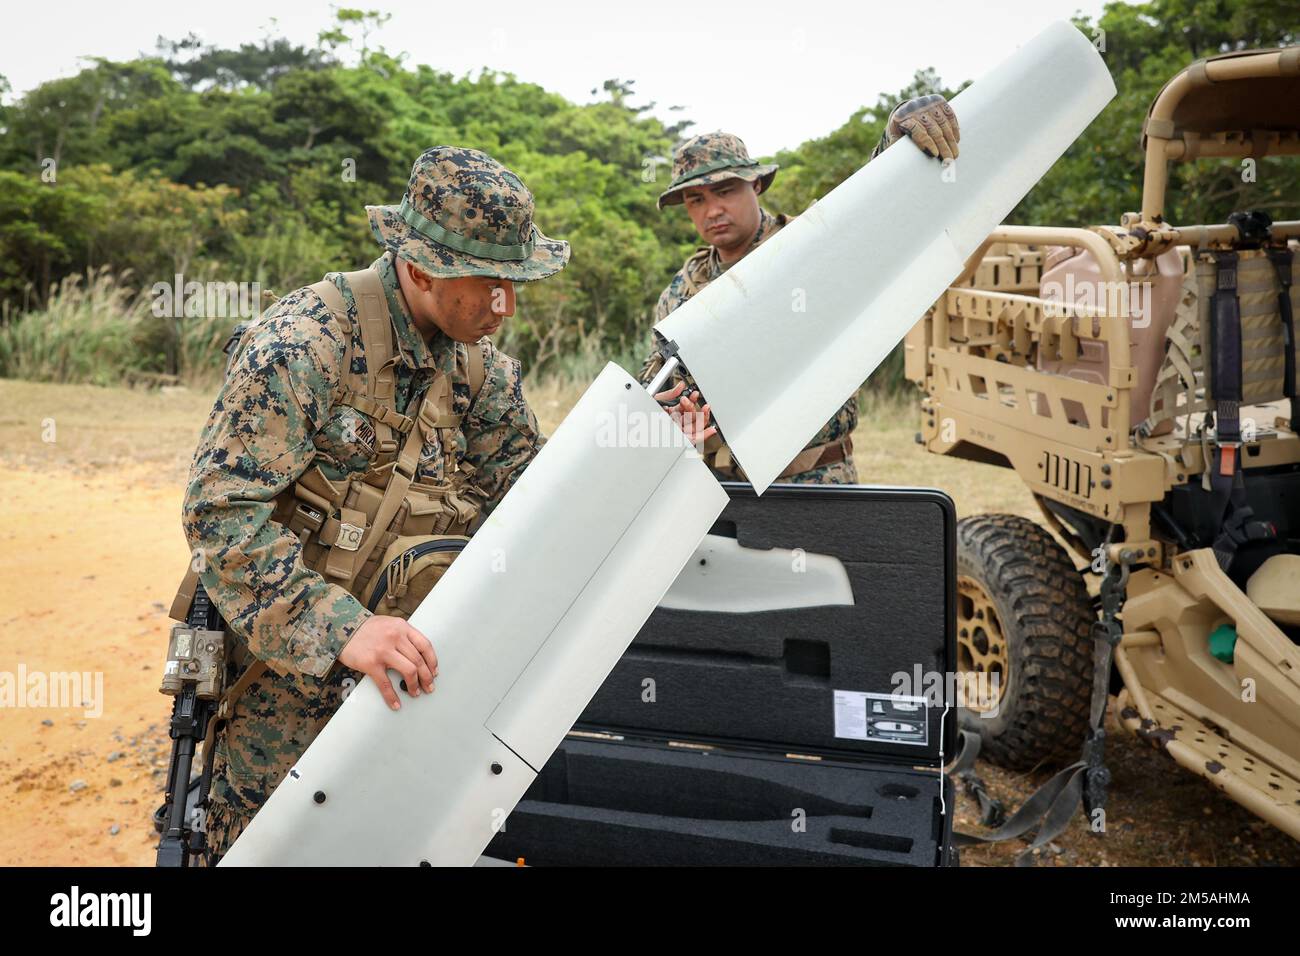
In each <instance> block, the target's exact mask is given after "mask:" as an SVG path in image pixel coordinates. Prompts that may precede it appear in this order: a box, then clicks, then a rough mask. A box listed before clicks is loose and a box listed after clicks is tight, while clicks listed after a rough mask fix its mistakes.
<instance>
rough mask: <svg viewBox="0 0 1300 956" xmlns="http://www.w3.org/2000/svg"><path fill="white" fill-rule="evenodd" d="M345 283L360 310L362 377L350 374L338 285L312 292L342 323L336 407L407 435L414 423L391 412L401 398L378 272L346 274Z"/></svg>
mask: <svg viewBox="0 0 1300 956" xmlns="http://www.w3.org/2000/svg"><path fill="white" fill-rule="evenodd" d="M343 280H344V281H345V282H346V283H347V284H348V287H349V288H350V289H351V290H352V298H353V301H354V302H356V306H357V324H358V326H359V327H360V330H361V344H362V348H364V349H365V354H366V371H365V374H364V375H362V374H359V373H357V372H354V371H353V369H352V335H351V325H350V323H349V322H348V310H347V305H346V304H345V302H344V300H343V293H342V292H341V291H340V290H339V287H338V286H337V285H336V284H335V283H333V282H330V281H329V280H327V279H322V280H321V281H320V282H317V283H315V284H314V285H312V286H311V290H312V291H313V292H315V293H316V294H317V295H318V296H320V298H321V301H323V302H324V303H325V307H326V308H328V309H329V310H330V311H331V312H332V313H334V315H335V316H336V317H337V318H338V319H339V321H340V324H341V325H342V326H343V329H344V334H345V336H346V339H347V346H346V350H345V352H344V367H343V375H342V376H341V389H340V391H341V394H340V396H339V399H338V401H339V402H340V404H344V405H350V406H352V407H353V408H356V409H357V410H358V411H362V412H364V413H366V414H367V415H369V416H371V417H372V418H374V419H376V420H377V421H378V422H379V423H380V425H381V427H386V428H391V429H392V430H393V431H396V432H399V433H402V434H405V433H406V432H408V431H410V429H411V424H412V420H411V419H410V418H409V417H407V416H405V415H402V414H401V413H400V412H398V411H397V410H396V409H394V408H393V402H394V401H395V400H396V395H397V378H396V368H395V361H394V360H395V359H396V356H397V342H396V339H395V336H394V332H393V320H392V317H391V316H390V315H389V313H388V300H387V296H385V295H384V287H383V284H382V283H381V282H380V279H379V273H377V272H376V271H375V270H374V269H358V270H357V271H356V272H345V273H343ZM384 437H386V436H384Z"/></svg>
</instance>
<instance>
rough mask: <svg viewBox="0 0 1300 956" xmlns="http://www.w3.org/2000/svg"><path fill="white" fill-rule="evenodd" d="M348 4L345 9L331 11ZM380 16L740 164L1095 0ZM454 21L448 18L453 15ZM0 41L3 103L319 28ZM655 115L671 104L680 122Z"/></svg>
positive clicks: (43, 24)
mask: <svg viewBox="0 0 1300 956" xmlns="http://www.w3.org/2000/svg"><path fill="white" fill-rule="evenodd" d="M353 2H356V0H345V2H344V3H343V4H342V5H344V6H348V5H351V4H352V3H353ZM359 5H360V6H362V7H363V8H365V9H369V8H370V7H371V6H374V7H378V8H379V9H381V10H383V11H384V12H387V13H391V14H392V19H391V20H390V21H389V22H388V24H387V25H386V26H385V27H384V28H383V29H382V30H381V31H379V32H378V33H376V34H374V35H373V36H372V37H371V40H370V43H371V45H372V46H383V47H385V48H386V49H387V50H388V51H389V52H390V53H396V52H406V53H408V54H409V59H408V61H407V62H408V65H413V64H417V63H427V64H429V65H430V66H433V67H435V68H437V69H439V70H447V71H450V72H451V73H454V74H457V75H461V74H464V73H470V72H476V71H477V70H479V69H480V68H482V67H483V66H490V67H492V68H494V69H497V70H502V71H508V72H511V73H514V74H515V75H516V76H518V77H519V78H520V79H523V80H528V81H530V82H534V83H537V84H540V85H541V86H543V87H545V88H547V89H548V90H552V91H554V92H557V93H560V94H562V95H563V96H565V97H567V98H568V99H570V100H573V101H575V102H588V101H590V100H591V99H592V98H593V97H592V95H591V90H592V88H593V87H598V86H599V85H600V84H601V82H602V81H603V80H606V79H608V78H611V77H619V78H621V79H625V80H626V79H631V80H635V81H636V90H637V92H638V94H639V97H638V98H637V99H635V100H633V102H634V103H638V104H639V103H646V102H649V101H651V100H653V101H655V102H656V103H657V104H658V108H656V110H655V112H656V113H657V114H659V115H660V116H662V117H665V118H668V119H672V118H674V117H675V116H686V117H689V118H690V119H693V120H695V122H696V125H695V126H694V127H693V128H692V132H704V131H706V130H710V129H719V128H724V129H727V130H729V131H731V132H734V133H737V134H738V135H740V136H741V137H742V138H743V139H744V140H745V141H746V142H747V144H748V145H749V148H750V151H751V152H752V153H755V154H764V155H767V154H771V153H773V152H775V151H776V150H777V149H781V148H784V147H792V146H797V145H798V144H799V143H801V142H803V141H804V140H806V139H809V138H812V137H815V136H822V135H825V134H826V133H828V132H830V131H831V130H833V129H835V128H836V127H838V126H839V125H841V124H842V123H843V122H844V121H845V120H846V119H847V118H848V117H849V116H850V115H851V114H852V113H853V112H854V111H855V110H856V109H858V108H859V107H860V106H863V105H867V104H871V103H874V102H875V100H876V96H877V95H878V94H879V93H881V92H893V91H896V90H898V89H900V88H902V87H903V86H905V85H906V84H907V82H908V81H909V80H910V79H911V76H912V73H913V71H914V70H916V69H918V68H921V67H926V66H933V67H934V68H935V69H936V70H938V72H939V75H940V76H941V77H942V78H943V80H944V81H945V82H947V83H949V84H954V83H957V82H960V81H961V80H966V79H975V78H977V77H979V76H980V75H981V74H983V73H984V72H985V71H986V70H987V69H988V68H989V66H991V65H993V64H995V63H997V62H998V61H999V60H1001V59H1002V58H1003V57H1004V56H1005V55H1006V54H1007V53H1008V52H1009V51H1010V50H1012V49H1013V48H1015V47H1016V46H1019V45H1020V44H1022V43H1024V42H1025V41H1026V40H1028V39H1029V38H1030V37H1032V36H1034V34H1036V33H1037V32H1038V31H1039V30H1041V29H1042V28H1043V27H1044V26H1046V25H1047V24H1048V23H1049V22H1051V21H1053V20H1059V19H1066V18H1068V17H1070V16H1071V15H1072V14H1073V13H1075V12H1076V11H1082V12H1083V13H1085V14H1087V15H1089V16H1091V17H1092V18H1093V20H1094V21H1095V20H1096V18H1097V17H1098V16H1099V15H1100V13H1101V10H1102V7H1103V5H1104V4H1103V3H1102V2H1101V0H986V2H983V3H969V2H955V0H928V2H924V3H920V2H916V0H910V2H908V0H888V2H880V0H868V2H857V3H849V2H838V3H836V2H826V0H784V2H781V3H773V2H767V0H750V2H744V3H705V2H699V0H696V2H693V3H676V2H674V3H657V4H652V3H648V2H641V3H628V4H620V3H614V2H604V3H598V2H573V3H569V2H559V3H556V2H551V3H538V2H531V3H526V2H521V0H486V2H480V3H468V2H465V0H452V2H442V3H438V2H429V0H423V2H414V0H365V2H364V3H360V4H359ZM457 9H461V10H464V11H465V12H466V16H465V18H464V19H463V20H457V18H456V16H455V11H456V10H457ZM7 19H8V21H9V22H8V24H7V29H6V30H5V31H3V32H2V33H0V74H3V75H4V76H6V77H8V79H9V82H10V84H11V85H12V87H13V89H14V91H15V92H19V93H20V92H23V91H26V90H28V89H30V88H31V87H33V86H35V85H37V84H39V83H41V82H43V81H45V80H48V79H52V78H54V77H56V76H69V75H72V74H74V73H76V72H77V70H78V68H79V66H78V64H79V60H78V58H79V57H83V56H92V55H93V56H106V57H109V58H110V59H114V60H125V59H131V58H132V57H134V56H135V55H136V54H138V53H140V52H141V51H145V52H152V51H153V49H154V41H155V38H156V37H158V36H160V35H161V36H165V37H167V38H169V39H180V38H182V37H184V36H185V35H186V34H188V33H190V32H193V33H196V34H198V35H199V36H200V37H201V38H202V39H203V40H204V41H205V42H208V43H213V44H217V45H220V46H237V45H238V44H239V43H241V42H252V41H256V40H258V39H259V38H260V37H261V36H262V35H263V34H264V33H265V32H266V31H268V30H269V31H272V32H275V33H278V34H282V35H284V36H287V37H288V38H289V39H291V40H293V41H294V42H297V43H303V44H308V45H313V44H314V43H315V39H316V35H317V33H318V32H319V31H320V30H321V29H323V28H325V27H326V26H328V25H329V24H330V23H331V22H332V20H333V13H332V10H331V4H329V3H326V2H318V0H305V2H294V3H287V2H281V0H221V2H218V3H204V4H201V5H193V4H182V3H177V2H175V0H167V2H161V0H143V2H130V0H126V2H119V3H114V4H107V5H106V4H104V3H102V2H95V3H86V2H79V0H59V2H46V3H24V4H21V5H20V6H17V7H15V8H13V9H12V10H11V11H10V14H9V16H8V18H7ZM668 106H682V107H684V110H683V111H682V112H681V113H680V114H673V113H670V112H668V111H667V109H666V108H667V107H668Z"/></svg>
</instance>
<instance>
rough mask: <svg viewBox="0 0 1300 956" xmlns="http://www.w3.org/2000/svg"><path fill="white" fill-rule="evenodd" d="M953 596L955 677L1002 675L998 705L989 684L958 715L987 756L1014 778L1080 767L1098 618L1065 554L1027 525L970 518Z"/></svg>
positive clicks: (962, 534)
mask: <svg viewBox="0 0 1300 956" xmlns="http://www.w3.org/2000/svg"><path fill="white" fill-rule="evenodd" d="M957 590H958V593H957V671H958V672H959V673H961V674H970V673H972V672H973V673H974V674H975V675H978V674H980V673H981V672H983V673H985V674H986V675H991V674H993V673H995V672H997V673H999V677H998V678H997V680H998V688H997V690H998V693H997V695H996V696H994V694H993V693H992V692H991V691H992V684H991V681H990V683H989V684H987V685H985V690H986V691H988V693H986V694H984V695H982V698H983V699H979V700H976V699H974V695H972V694H970V693H968V694H967V695H966V702H965V703H966V706H963V707H962V709H961V726H962V727H964V728H966V729H967V730H970V731H973V732H975V733H978V734H979V735H980V737H981V751H980V752H981V755H982V756H984V757H986V758H987V759H988V760H990V761H992V762H993V763H995V764H997V765H998V766H1001V767H1007V768H1009V769H1013V770H1027V769H1030V768H1032V767H1036V766H1039V765H1042V764H1053V763H1059V762H1064V761H1067V760H1072V759H1076V758H1077V757H1078V755H1079V750H1080V748H1081V747H1082V745H1083V739H1084V735H1085V733H1086V731H1087V727H1088V708H1089V701H1090V697H1091V693H1092V636H1091V635H1092V624H1093V621H1094V620H1096V613H1095V612H1094V610H1093V608H1092V604H1091V602H1090V600H1089V597H1088V589H1087V587H1086V586H1085V584H1084V581H1083V578H1082V577H1081V576H1080V574H1079V572H1077V571H1076V570H1075V569H1074V566H1073V565H1072V564H1071V563H1070V559H1069V557H1068V556H1067V554H1066V552H1065V550H1064V549H1063V548H1062V547H1061V546H1060V545H1059V544H1057V542H1056V540H1055V539H1054V538H1053V537H1052V536H1051V535H1050V534H1049V533H1048V532H1047V531H1045V530H1044V529H1043V528H1042V527H1040V526H1039V525H1037V524H1035V523H1034V522H1033V521H1030V520H1029V519H1028V518H1022V517H1020V516H1018V515H1007V514H992V515H977V516H974V517H970V518H964V519H962V520H961V521H959V522H958V523H957ZM987 679H988V678H984V679H983V680H987ZM964 680H965V681H967V683H965V684H963V686H964V687H965V688H967V689H968V690H970V689H973V688H972V686H971V683H970V681H971V678H969V677H967V678H964ZM975 680H976V681H977V682H978V681H980V680H981V678H979V677H978V676H976V678H975ZM976 686H979V685H978V684H976Z"/></svg>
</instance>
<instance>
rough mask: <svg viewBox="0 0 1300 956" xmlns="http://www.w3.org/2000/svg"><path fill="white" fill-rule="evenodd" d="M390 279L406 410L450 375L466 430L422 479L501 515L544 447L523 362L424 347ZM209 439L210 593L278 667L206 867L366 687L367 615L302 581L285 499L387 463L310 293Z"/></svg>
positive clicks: (224, 782) (238, 729) (423, 463)
mask: <svg viewBox="0 0 1300 956" xmlns="http://www.w3.org/2000/svg"><path fill="white" fill-rule="evenodd" d="M371 268H374V269H376V270H377V271H378V273H379V276H380V280H381V282H382V285H383V288H384V290H385V294H386V297H387V301H388V309H389V313H390V315H391V317H392V320H393V323H394V326H395V329H396V333H397V334H396V336H395V338H396V342H397V346H398V357H397V367H396V369H397V375H396V396H395V401H394V407H395V409H396V410H398V411H405V413H407V414H411V415H414V414H415V413H416V412H417V410H418V408H419V403H420V401H421V399H422V398H423V396H424V393H425V392H426V391H427V389H428V386H429V384H430V382H431V381H432V379H433V377H434V374H435V371H441V372H442V373H444V374H446V375H448V376H450V378H451V381H452V383H453V387H452V400H453V410H454V412H455V413H456V414H457V415H460V416H462V425H461V428H460V430H459V432H458V433H457V435H456V447H455V448H454V449H443V448H442V447H440V443H439V439H438V437H437V434H436V433H433V434H431V435H430V437H429V438H428V439H427V440H426V442H425V445H424V447H423V449H422V452H421V457H420V468H419V473H418V474H417V476H416V477H417V480H431V479H437V478H442V477H444V475H445V474H446V470H447V467H448V457H447V455H446V454H445V453H446V452H451V460H453V461H463V462H466V463H468V464H469V465H471V466H472V467H473V468H474V474H473V476H472V479H471V483H472V485H473V486H474V487H476V488H477V489H479V491H480V492H481V493H482V495H483V498H484V509H485V510H488V511H490V510H491V509H492V508H494V507H495V506H496V504H497V503H498V502H500V500H501V498H502V497H503V496H504V495H505V494H506V492H507V491H508V490H509V489H510V487H511V486H512V485H513V483H514V482H515V481H516V480H517V479H518V477H519V475H520V474H521V473H522V471H523V469H524V468H525V466H526V465H527V464H528V462H529V461H531V460H532V458H533V456H534V455H536V454H537V452H538V450H539V449H540V448H541V446H542V445H543V443H544V439H543V437H542V436H541V435H540V434H539V431H538V427H537V420H536V418H535V417H534V415H533V413H532V411H531V409H529V407H528V405H527V403H526V402H525V400H524V395H523V388H522V382H521V371H520V366H519V363H518V362H517V361H516V360H514V359H512V358H510V357H509V356H507V355H505V354H503V353H501V352H500V351H498V350H497V349H496V348H495V347H494V346H493V345H492V344H491V343H490V342H489V341H487V340H486V339H484V340H483V341H481V342H480V343H478V344H477V345H475V346H466V345H464V344H461V343H457V342H454V341H452V340H451V339H449V338H448V337H447V336H445V335H443V334H442V333H441V332H439V333H438V334H437V335H436V336H435V337H434V339H433V340H432V342H430V343H426V342H425V340H424V339H423V337H422V336H421V335H420V334H419V333H418V331H417V330H416V328H415V326H414V325H413V323H412V320H411V317H410V313H409V312H408V311H407V308H406V304H405V301H404V299H403V297H402V294H401V291H400V287H399V285H398V281H397V270H396V263H395V260H394V258H393V253H391V252H390V253H386V254H385V255H383V256H381V257H380V258H379V259H378V260H376V262H375V263H373V264H372V266H371ZM326 278H327V279H332V280H333V281H334V282H335V284H336V285H337V286H338V287H339V289H340V291H341V292H342V293H343V297H344V301H345V302H346V304H347V308H348V315H349V319H350V320H351V325H352V328H353V329H354V330H355V331H354V332H353V341H352V350H353V351H352V355H353V359H352V361H353V369H354V370H355V371H357V372H358V373H361V374H364V372H365V360H366V357H365V347H364V344H363V341H362V338H361V333H360V329H359V325H360V323H359V322H358V321H357V309H356V304H355V301H354V300H353V299H352V293H351V290H350V287H349V286H348V285H347V283H346V281H345V280H343V279H342V278H341V277H340V276H339V274H337V273H331V274H330V276H327V277H326ZM246 338H247V339H248V341H247V342H245V343H243V345H244V347H243V348H242V349H241V351H240V352H239V353H238V355H237V358H236V360H235V362H234V363H233V365H232V367H231V369H230V370H229V372H228V374H227V378H226V382H225V384H224V386H223V387H222V389H221V392H220V394H219V395H218V397H217V401H216V404H215V405H214V406H213V409H212V413H211V415H210V416H209V418H208V421H207V424H206V425H205V427H204V429H203V433H202V436H201V438H200V440H199V445H198V449H197V451H196V452H195V455H194V461H193V464H192V466H191V469H190V475H189V483H188V487H187V490H186V494H185V504H184V513H183V523H184V528H185V535H186V538H187V539H188V541H189V544H190V547H191V548H192V549H193V551H194V554H195V558H196V560H197V561H199V562H200V564H199V566H200V567H202V568H203V570H202V573H201V579H202V582H203V585H204V587H205V588H206V589H207V592H208V594H209V595H210V596H211V597H212V600H213V602H214V603H215V604H216V606H217V607H218V609H219V610H220V611H221V612H222V616H223V617H225V619H226V621H227V622H228V624H229V628H228V633H229V634H231V635H232V636H233V638H234V651H233V656H234V659H236V660H248V659H249V656H250V655H251V656H252V657H256V658H260V659H261V660H263V661H265V662H266V663H267V665H268V667H269V668H270V669H269V670H268V671H267V672H266V673H265V674H264V675H263V676H262V677H261V678H259V679H258V680H256V681H255V682H253V683H252V684H250V685H249V689H248V691H247V693H246V694H245V695H244V696H243V697H242V698H240V700H239V701H238V703H237V704H236V706H235V709H234V713H233V716H232V718H231V720H230V722H229V724H228V725H227V728H226V731H225V733H224V734H223V735H222V737H221V738H220V742H219V743H218V745H217V747H216V750H215V754H216V759H215V768H214V775H213V781H212V792H211V801H210V811H209V817H208V827H207V829H208V838H207V839H208V860H209V862H214V861H215V860H216V858H217V857H218V856H219V855H220V854H223V853H224V852H225V851H226V849H227V848H228V847H229V846H230V844H231V843H233V842H234V839H235V838H236V837H237V836H238V835H239V833H240V832H241V831H242V830H243V828H244V827H245V826H246V825H247V823H248V821H249V820H250V819H251V818H252V816H253V814H254V813H256V811H257V809H258V808H259V807H260V806H261V805H262V804H263V803H264V802H265V801H266V799H267V798H268V797H269V796H270V794H271V791H272V790H273V789H274V788H275V786H276V785H277V784H278V783H279V781H280V779H281V778H282V777H283V776H284V775H285V774H286V773H287V772H288V771H289V768H290V767H292V766H293V764H294V763H295V762H296V761H297V760H298V758H299V756H301V754H302V753H303V751H304V750H306V748H307V746H308V745H309V744H310V743H311V741H312V740H313V739H314V738H315V736H316V735H317V734H318V733H319V732H320V730H321V728H322V727H323V726H324V725H325V723H326V721H328V720H329V718H330V716H331V715H332V714H333V713H334V712H335V710H337V708H338V706H339V705H340V704H341V703H342V702H343V698H344V695H345V694H346V692H347V691H348V690H349V689H350V688H351V686H353V685H354V684H355V683H356V681H358V680H359V679H360V677H361V675H360V674H358V673H357V672H354V671H352V670H350V669H348V668H346V667H344V666H343V665H341V664H339V665H337V666H336V664H335V659H336V658H337V657H338V654H339V652H340V650H341V649H342V647H343V645H344V644H345V643H346V642H347V640H348V639H349V638H350V637H351V636H352V634H353V633H354V632H355V631H356V629H357V628H358V627H360V626H361V624H363V623H364V622H365V621H366V620H367V619H368V618H369V617H370V612H369V611H367V610H366V609H365V608H364V607H363V606H362V605H361V603H360V602H359V601H358V600H357V599H356V598H355V597H353V596H352V595H351V594H349V593H348V592H347V591H345V590H344V589H343V588H341V587H339V586H338V585H336V584H332V583H330V582H327V581H326V580H325V579H324V578H323V577H322V576H321V575H320V574H318V573H316V572H315V571H311V570H309V569H308V568H306V567H305V566H304V565H303V563H302V559H301V546H300V543H299V541H298V539H297V538H296V537H295V536H294V535H293V534H292V533H291V532H289V531H288V530H287V529H286V528H284V527H283V526H282V525H280V524H278V523H276V522H274V521H272V520H271V515H272V511H273V507H274V505H273V502H274V499H275V498H276V496H277V495H279V494H280V493H281V492H283V491H285V489H287V488H290V487H291V486H292V484H293V482H294V481H295V479H296V478H297V477H298V476H299V475H301V474H302V473H303V472H304V471H305V470H307V468H308V467H309V466H311V465H319V466H320V467H321V469H322V471H324V472H325V474H326V476H327V477H328V478H330V479H331V480H335V479H338V478H342V477H344V476H345V475H355V474H359V473H364V472H365V471H366V470H367V468H368V467H369V465H370V463H371V461H372V459H373V458H374V457H375V450H374V448H373V446H372V442H373V438H374V427H373V423H372V422H371V421H370V419H369V418H368V416H366V415H364V414H363V413H361V412H359V411H357V410H356V409H354V408H351V407H349V406H344V405H340V404H336V402H335V399H336V397H337V396H338V395H339V391H340V389H341V384H340V383H341V380H342V373H343V369H342V368H341V365H342V362H343V358H344V348H345V343H344V342H343V341H342V335H341V333H340V331H339V326H338V324H337V323H336V322H335V321H334V320H333V318H332V317H331V315H330V313H329V311H328V309H327V308H326V306H325V304H324V303H323V302H322V301H321V300H320V298H319V297H318V296H317V295H316V294H315V293H313V292H311V291H310V290H309V289H299V290H297V291H295V292H293V293H292V294H290V295H288V296H286V297H285V298H283V299H281V300H280V301H279V302H278V303H277V304H276V305H275V306H273V307H272V308H271V309H270V310H268V311H267V313H266V314H265V315H264V316H263V318H262V319H261V320H260V321H258V322H257V323H256V324H255V325H254V326H253V328H252V329H250V331H249V332H248V333H247V336H246ZM468 348H480V349H482V350H483V358H484V366H485V371H486V377H485V379H484V383H483V388H482V391H481V392H480V394H479V397H478V399H477V401H475V402H474V403H473V407H470V406H471V401H470V386H469V372H468V354H469V353H468V351H467V349H468Z"/></svg>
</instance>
